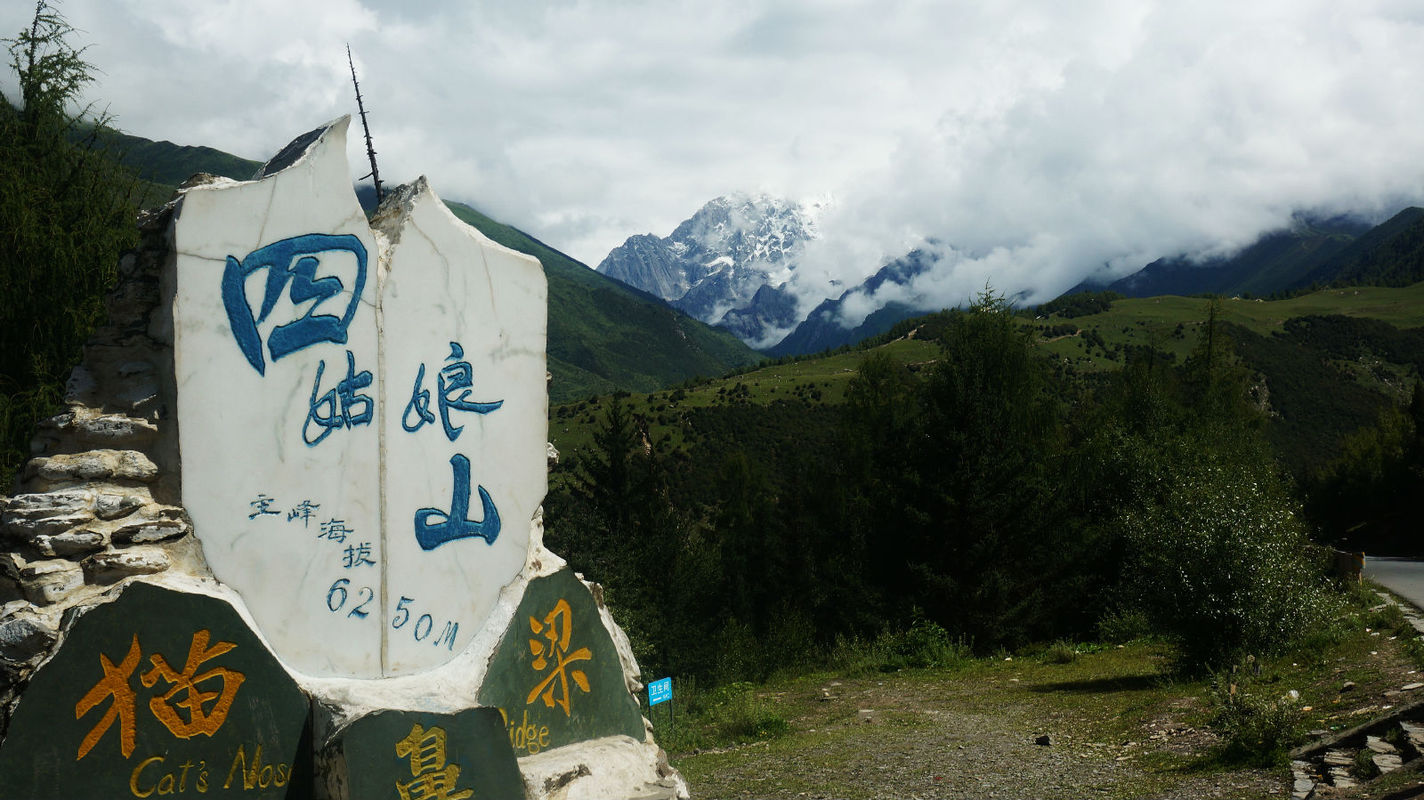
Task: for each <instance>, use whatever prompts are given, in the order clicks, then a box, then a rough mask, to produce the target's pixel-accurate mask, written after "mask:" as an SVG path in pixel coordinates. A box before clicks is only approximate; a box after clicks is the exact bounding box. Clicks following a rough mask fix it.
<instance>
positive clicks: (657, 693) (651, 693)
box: [648, 678, 672, 708]
mask: <svg viewBox="0 0 1424 800" xmlns="http://www.w3.org/2000/svg"><path fill="white" fill-rule="evenodd" d="M671 699H672V678H660V679H658V680H655V681H653V682H652V683H650V684H648V707H649V708H651V707H652V706H655V705H657V704H658V703H665V702H667V701H668V700H671Z"/></svg>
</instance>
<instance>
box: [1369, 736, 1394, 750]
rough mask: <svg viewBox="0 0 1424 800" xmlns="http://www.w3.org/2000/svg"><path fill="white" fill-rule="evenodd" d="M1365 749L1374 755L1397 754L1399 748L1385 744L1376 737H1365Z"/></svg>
mask: <svg viewBox="0 0 1424 800" xmlns="http://www.w3.org/2000/svg"><path fill="white" fill-rule="evenodd" d="M1365 747H1368V748H1370V751H1371V752H1374V753H1398V752H1399V748H1397V747H1395V746H1394V745H1392V744H1390V743H1389V742H1386V741H1385V740H1383V739H1381V738H1380V737H1378V736H1366V737H1365Z"/></svg>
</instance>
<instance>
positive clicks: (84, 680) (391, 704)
mask: <svg viewBox="0 0 1424 800" xmlns="http://www.w3.org/2000/svg"><path fill="white" fill-rule="evenodd" d="M347 124H348V120H347V119H345V118H343V119H340V120H337V121H335V122H333V123H331V124H328V125H324V126H322V127H320V128H318V129H316V130H314V131H311V132H310V133H308V134H305V135H303V136H301V137H298V138H297V139H296V140H294V141H293V142H292V143H291V144H289V145H288V146H287V147H286V148H284V149H283V150H282V152H281V153H279V154H278V155H277V156H276V157H274V158H273V159H272V160H271V161H269V162H268V163H267V164H266V165H264V166H263V167H262V169H261V170H260V171H259V172H258V174H257V175H256V176H255V177H254V179H253V180H251V181H245V182H238V181H231V180H227V179H218V178H211V177H210V176H198V177H196V178H195V179H193V180H191V181H190V182H189V183H188V184H185V186H184V187H183V188H182V189H180V191H179V194H178V196H177V197H176V198H175V199H174V200H173V201H172V202H170V203H169V204H168V205H167V206H165V207H164V208H163V209H161V210H159V211H157V212H153V213H149V214H148V215H147V216H146V217H145V218H144V219H143V220H141V223H140V229H141V233H142V243H141V245H140V247H139V249H138V250H137V251H136V252H134V253H130V254H127V255H126V256H125V257H124V258H123V260H122V261H121V264H120V273H121V279H120V283H119V286H118V287H117V289H116V290H115V292H114V294H113V296H112V297H111V298H110V303H109V312H110V314H109V322H108V324H107V325H106V326H105V327H104V328H102V329H101V330H100V331H98V332H97V333H96V334H95V336H94V337H93V339H92V340H91V341H90V343H89V345H88V346H87V347H86V349H85V357H84V363H83V364H82V365H81V366H79V367H76V368H75V370H74V372H73V374H72V376H71V379H70V382H69V386H68V387H67V397H66V402H67V404H68V406H69V410H68V411H67V412H66V413H64V414H62V415H60V416H58V417H55V418H54V419H51V420H48V421H46V422H45V423H44V424H43V425H42V426H41V429H40V431H39V432H38V433H37V436H36V438H35V441H34V444H33V448H34V452H35V458H34V459H32V460H31V461H30V463H29V464H28V465H27V466H26V469H25V472H24V475H23V479H22V486H21V490H22V491H21V493H19V494H16V495H15V496H13V497H9V498H4V500H3V503H4V510H3V518H0V525H3V528H2V529H0V530H3V536H4V540H3V547H0V737H3V738H0V798H11V797H14V798H41V797H56V798H58V797H85V796H114V797H119V796H132V797H150V796H154V795H159V796H162V795H169V794H179V795H183V794H188V795H209V794H211V795H216V796H229V795H230V796H242V797H317V798H367V797H381V796H390V797H393V798H403V799H404V800H408V799H409V798H424V797H431V798H433V797H450V798H471V797H529V798H545V797H548V798H578V797H589V798H593V797H599V798H604V797H649V798H652V797H666V798H675V797H686V795H687V789H686V785H685V784H684V783H683V781H682V779H681V777H680V776H679V775H678V774H677V773H676V772H675V771H674V770H672V769H671V768H670V767H669V766H668V764H667V761H666V757H665V755H664V754H663V752H662V751H661V749H659V748H658V746H657V744H656V743H655V741H654V739H653V736H652V728H651V725H649V724H648V722H647V721H646V720H645V719H644V718H643V716H642V714H641V712H640V709H639V704H638V700H637V699H636V697H637V692H638V691H639V689H640V688H641V683H640V680H639V673H638V668H637V665H636V663H635V662H634V660H633V657H632V655H631V651H630V648H629V647H628V643H627V640H626V638H625V637H624V636H623V634H622V632H621V631H620V630H619V629H618V627H617V626H616V625H615V624H614V622H613V620H612V618H611V616H610V615H609V614H608V611H607V609H606V608H605V607H604V606H603V604H602V600H601V591H600V590H599V589H598V587H597V586H596V585H593V584H589V583H586V582H584V581H583V580H582V578H581V576H577V575H575V574H573V573H572V572H571V571H569V570H568V568H567V567H566V566H565V565H564V563H563V561H562V560H561V559H559V558H558V556H556V555H554V554H553V553H550V552H549V551H548V550H546V549H545V548H544V546H543V543H542V519H541V514H542V512H541V510H540V504H541V502H542V500H543V497H544V493H545V490H546V480H547V458H548V457H549V455H548V454H549V452H550V451H551V448H548V447H547V445H546V438H547V427H546V426H547V412H548V399H547V398H548V396H547V389H546V382H547V373H546V371H545V355H544V352H545V321H546V313H547V312H546V307H547V306H546V296H545V293H546V284H545V280H544V275H543V271H542V269H541V267H540V265H539V262H538V261H537V260H535V259H533V258H531V257H529V256H526V255H523V254H521V253H517V252H514V251H512V250H509V249H507V248H504V247H502V246H500V245H498V244H496V243H494V242H492V241H490V240H489V239H487V238H486V237H484V236H483V235H482V234H480V233H479V232H478V231H476V230H475V229H473V228H471V227H469V226H467V225H465V224H464V223H462V222H460V221H459V220H458V219H457V218H455V217H454V215H453V214H451V213H450V211H449V210H448V209H447V208H446V207H445V205H444V204H443V203H442V202H441V201H440V200H439V198H438V197H436V195H435V194H434V192H433V191H431V189H430V187H429V186H428V185H427V183H426V181H425V179H424V178H421V179H419V180H417V181H415V182H414V183H413V184H411V185H409V186H405V187H401V188H400V189H398V190H396V191H394V192H392V193H391V194H390V195H389V196H388V197H387V198H386V200H385V201H384V202H383V203H382V204H381V206H380V208H379V209H377V211H376V213H375V215H374V216H373V217H372V218H371V219H370V220H369V221H368V220H367V217H366V215H365V214H364V213H363V212H362V210H361V207H360V205H359V204H358V202H357V200H356V196H355V192H354V190H353V189H352V186H351V181H350V173H349V171H348V168H347V164H346V159H345V151H346V146H345V134H346V127H347Z"/></svg>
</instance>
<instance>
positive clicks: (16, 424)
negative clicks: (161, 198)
mask: <svg viewBox="0 0 1424 800" xmlns="http://www.w3.org/2000/svg"><path fill="white" fill-rule="evenodd" d="M73 33H74V29H73V28H72V27H70V25H69V23H68V22H66V21H65V19H64V17H63V16H61V15H60V14H59V13H58V12H57V11H55V10H54V9H53V8H52V7H51V6H50V5H49V3H47V2H46V1H45V0H40V2H38V3H36V5H35V14H34V18H33V20H32V21H31V23H30V25H29V27H27V28H26V29H25V30H22V31H20V32H19V33H18V34H17V35H16V36H15V38H13V39H5V40H4V42H5V43H6V45H7V47H8V50H9V53H10V67H11V69H12V70H14V73H15V77H16V83H17V84H18V88H19V92H18V97H16V98H10V97H5V96H4V95H3V94H0V253H3V254H4V255H3V257H0V287H3V291H4V292H5V297H4V299H3V301H2V302H0V436H3V439H0V482H3V483H5V484H8V483H9V480H10V477H11V476H12V475H13V474H14V472H15V470H16V469H17V468H18V467H19V466H20V464H21V463H22V462H23V460H24V458H25V457H26V456H27V455H28V446H27V445H28V438H29V432H30V431H31V429H32V428H33V427H34V425H35V423H36V422H37V421H38V420H39V419H42V418H43V417H44V416H46V415H48V414H51V413H53V412H54V411H55V410H56V409H57V408H58V406H59V402H60V400H61V398H62V387H63V383H64V380H65V378H66V376H67V374H68V372H69V369H70V368H71V367H72V366H73V365H74V364H75V363H77V362H78V360H79V357H80V348H81V346H82V345H83V343H84V340H85V339H86V338H87V337H88V336H89V334H90V332H92V330H93V329H94V326H95V325H96V324H97V323H98V321H99V320H100V319H101V317H102V314H103V301H104V293H105V291H106V289H107V288H108V287H109V285H110V284H111V283H112V282H113V279H114V276H115V274H116V270H117V264H118V256H119V253H120V251H121V250H123V249H124V248H126V247H129V246H132V244H133V243H134V241H135V237H136V231H135V227H134V214H135V210H136V209H135V207H134V204H133V203H132V202H131V200H130V197H131V195H132V191H131V189H132V186H133V182H132V180H131V179H130V178H129V177H128V176H127V175H125V174H124V173H123V171H122V170H121V169H120V168H119V167H118V166H116V164H115V162H114V161H113V160H112V159H110V158H108V157H106V154H105V153H104V152H103V151H102V149H101V148H100V147H99V146H98V145H97V143H96V136H97V133H98V131H99V130H100V129H101V128H102V126H103V125H104V124H105V123H106V122H107V118H106V117H105V116H103V115H99V116H98V117H97V118H96V117H93V116H92V115H91V114H90V113H89V112H90V111H91V110H92V109H91V108H90V107H89V106H83V107H76V104H77V103H78V101H79V96H80V91H81V90H82V89H83V88H84V87H85V86H86V85H87V84H88V83H89V82H90V81H91V80H92V78H91V71H92V69H93V67H92V66H91V65H90V64H89V63H88V62H87V61H85V60H84V56H83V51H82V50H77V49H75V48H74V47H73V46H72V45H71V44H70V43H69V38H70V37H71V36H72V35H73Z"/></svg>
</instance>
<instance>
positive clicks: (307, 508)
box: [287, 500, 321, 528]
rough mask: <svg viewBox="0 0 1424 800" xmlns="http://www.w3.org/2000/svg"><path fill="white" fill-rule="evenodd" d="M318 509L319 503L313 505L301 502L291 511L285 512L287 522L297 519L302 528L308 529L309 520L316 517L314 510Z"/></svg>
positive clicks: (306, 501)
mask: <svg viewBox="0 0 1424 800" xmlns="http://www.w3.org/2000/svg"><path fill="white" fill-rule="evenodd" d="M318 508H321V503H313V502H312V501H310V500H303V501H302V502H300V503H298V504H297V506H296V508H293V509H292V510H291V511H288V512H287V521H288V522H291V521H292V520H294V519H299V520H301V521H302V527H304V528H306V527H310V526H311V518H312V517H314V516H316V510H317V509H318Z"/></svg>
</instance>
